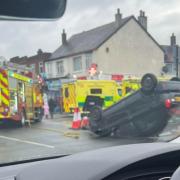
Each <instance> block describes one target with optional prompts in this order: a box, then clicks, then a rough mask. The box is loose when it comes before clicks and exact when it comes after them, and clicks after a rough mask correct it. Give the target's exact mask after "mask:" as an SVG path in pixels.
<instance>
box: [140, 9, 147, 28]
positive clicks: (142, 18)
mask: <svg viewBox="0 0 180 180" xmlns="http://www.w3.org/2000/svg"><path fill="white" fill-rule="evenodd" d="M138 21H139V23H140V24H141V25H142V26H143V27H144V29H146V30H147V16H145V12H144V11H142V10H140V15H139V16H138Z"/></svg>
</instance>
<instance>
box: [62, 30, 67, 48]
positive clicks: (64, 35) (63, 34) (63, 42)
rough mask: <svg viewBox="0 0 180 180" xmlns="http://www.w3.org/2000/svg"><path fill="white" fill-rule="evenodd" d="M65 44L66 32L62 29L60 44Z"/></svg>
mask: <svg viewBox="0 0 180 180" xmlns="http://www.w3.org/2000/svg"><path fill="white" fill-rule="evenodd" d="M66 44H67V39H66V32H65V30H64V29H63V33H62V45H66Z"/></svg>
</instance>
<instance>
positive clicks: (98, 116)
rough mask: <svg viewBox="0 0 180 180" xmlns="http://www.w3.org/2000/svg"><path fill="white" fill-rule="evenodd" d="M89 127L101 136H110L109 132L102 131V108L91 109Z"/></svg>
mask: <svg viewBox="0 0 180 180" xmlns="http://www.w3.org/2000/svg"><path fill="white" fill-rule="evenodd" d="M89 120H90V122H89V127H90V129H91V131H92V132H93V133H95V134H97V135H99V136H106V135H108V134H109V131H108V132H107V131H106V130H101V128H100V127H101V126H102V122H101V120H102V108H101V107H100V106H94V107H92V108H91V109H90V114H89Z"/></svg>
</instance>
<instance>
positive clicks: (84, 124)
mask: <svg viewBox="0 0 180 180" xmlns="http://www.w3.org/2000/svg"><path fill="white" fill-rule="evenodd" d="M88 127H89V118H88V117H87V116H84V117H83V119H82V122H81V129H87V128H88Z"/></svg>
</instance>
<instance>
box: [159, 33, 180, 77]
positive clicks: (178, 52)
mask: <svg viewBox="0 0 180 180" xmlns="http://www.w3.org/2000/svg"><path fill="white" fill-rule="evenodd" d="M162 48H163V49H164V63H165V66H164V68H163V70H164V72H165V73H167V74H170V75H176V69H177V64H179V65H178V67H179V74H180V62H179V61H180V47H179V46H178V45H177V44H176V36H175V35H174V33H173V34H172V36H171V38H170V45H162ZM177 61H178V63H177Z"/></svg>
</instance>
